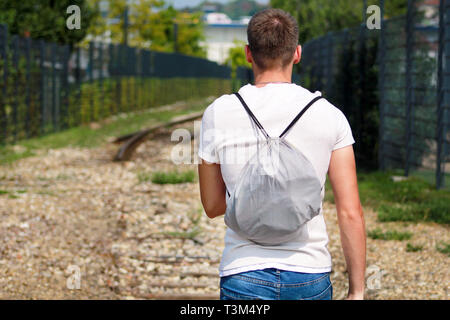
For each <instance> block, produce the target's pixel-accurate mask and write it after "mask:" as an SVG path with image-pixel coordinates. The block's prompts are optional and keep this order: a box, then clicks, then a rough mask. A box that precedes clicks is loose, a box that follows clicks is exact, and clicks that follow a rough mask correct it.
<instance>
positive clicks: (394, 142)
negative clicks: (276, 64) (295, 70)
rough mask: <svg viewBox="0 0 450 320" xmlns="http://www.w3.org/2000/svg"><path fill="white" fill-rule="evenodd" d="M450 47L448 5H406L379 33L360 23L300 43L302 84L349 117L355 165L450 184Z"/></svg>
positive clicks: (415, 1) (411, 1)
mask: <svg viewBox="0 0 450 320" xmlns="http://www.w3.org/2000/svg"><path fill="white" fill-rule="evenodd" d="M380 7H381V11H382V12H383V11H384V1H380ZM449 42H450V1H449V0H447V1H445V0H442V1H419V0H409V1H408V10H407V14H406V15H405V16H401V17H396V18H392V19H388V20H382V25H381V29H380V30H377V29H374V30H369V29H367V27H366V25H365V24H364V25H361V26H359V27H356V28H353V29H346V30H342V31H339V32H333V33H329V34H327V35H325V36H323V37H320V38H317V39H313V40H312V41H309V42H307V43H305V44H304V46H303V59H302V66H301V68H300V77H301V82H302V84H303V85H304V86H306V87H308V88H309V89H310V90H319V91H322V92H323V93H324V95H325V96H326V97H327V98H328V99H329V100H330V101H331V102H332V103H333V104H335V105H336V106H337V107H339V108H340V109H341V110H342V111H343V112H344V114H345V115H346V116H347V118H348V119H349V122H350V124H351V127H352V130H353V134H354V136H355V140H356V144H355V153H356V158H357V163H358V166H359V167H360V168H368V169H376V168H380V169H383V170H385V169H389V170H393V171H394V172H398V173H399V174H403V175H406V176H408V175H417V176H420V177H422V178H425V179H426V180H427V181H429V182H430V183H433V184H435V185H436V186H437V188H444V187H447V188H449V187H450V183H449V182H447V185H446V184H445V180H446V178H447V181H449V178H450V148H449V144H450V112H449V108H450V100H449V98H450V92H449V89H450V43H449Z"/></svg>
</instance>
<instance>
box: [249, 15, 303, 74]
mask: <svg viewBox="0 0 450 320" xmlns="http://www.w3.org/2000/svg"><path fill="white" fill-rule="evenodd" d="M298 33H299V31H298V24H297V21H296V20H295V19H294V18H293V17H292V16H291V15H290V14H289V13H287V12H285V11H283V10H281V9H265V10H262V11H260V12H258V13H256V14H255V15H254V16H253V17H252V19H251V20H250V22H249V24H248V28H247V37H248V43H249V47H250V51H251V53H252V57H253V60H254V62H255V63H256V65H257V66H258V67H260V68H262V69H270V68H273V67H276V66H280V64H281V67H283V68H284V67H286V66H287V65H288V64H289V63H290V62H291V61H292V58H293V55H294V52H295V49H296V48H297V45H298Z"/></svg>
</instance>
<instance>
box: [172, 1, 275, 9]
mask: <svg viewBox="0 0 450 320" xmlns="http://www.w3.org/2000/svg"><path fill="white" fill-rule="evenodd" d="M202 1H203V0H166V2H167V3H172V4H173V6H174V7H175V8H177V9H179V8H185V7H186V6H189V7H194V6H196V5H197V4H199V3H201V2H202ZM230 1H231V0H214V2H221V3H227V2H230ZM256 2H259V3H263V4H267V3H269V0H257V1H256Z"/></svg>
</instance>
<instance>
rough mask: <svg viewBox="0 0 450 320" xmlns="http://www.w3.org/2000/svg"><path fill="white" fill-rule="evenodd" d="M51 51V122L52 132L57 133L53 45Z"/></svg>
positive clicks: (54, 51)
mask: <svg viewBox="0 0 450 320" xmlns="http://www.w3.org/2000/svg"><path fill="white" fill-rule="evenodd" d="M51 50H52V120H53V131H58V129H59V124H58V119H57V116H56V57H57V47H56V44H55V43H52V44H51Z"/></svg>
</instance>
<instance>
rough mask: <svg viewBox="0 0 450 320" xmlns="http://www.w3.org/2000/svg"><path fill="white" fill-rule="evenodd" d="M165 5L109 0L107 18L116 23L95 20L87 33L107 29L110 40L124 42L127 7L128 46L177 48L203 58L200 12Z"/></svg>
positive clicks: (148, 0) (144, 0) (152, 0)
mask: <svg viewBox="0 0 450 320" xmlns="http://www.w3.org/2000/svg"><path fill="white" fill-rule="evenodd" d="M164 5H165V3H164V1H162V0H136V1H134V2H131V3H130V4H129V5H128V6H127V0H109V14H108V17H109V18H112V19H118V21H119V22H118V23H115V24H107V23H97V26H99V27H97V28H92V29H91V30H90V34H92V35H93V36H101V35H102V34H104V33H105V32H107V31H109V34H110V37H111V40H112V42H114V43H123V41H124V36H125V34H124V29H125V28H124V16H125V11H126V9H127V10H128V27H127V35H128V45H129V46H134V47H140V48H147V49H151V50H155V51H163V52H174V51H175V49H177V52H179V53H183V54H186V55H192V56H198V57H206V51H205V50H204V49H203V48H202V47H201V46H200V42H201V41H202V40H203V38H204V36H203V24H202V23H201V13H199V12H198V13H187V12H180V11H178V10H175V9H174V8H173V7H172V6H169V7H167V8H164ZM175 25H176V26H177V27H175ZM175 28H176V29H177V32H175ZM175 41H176V43H175Z"/></svg>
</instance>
